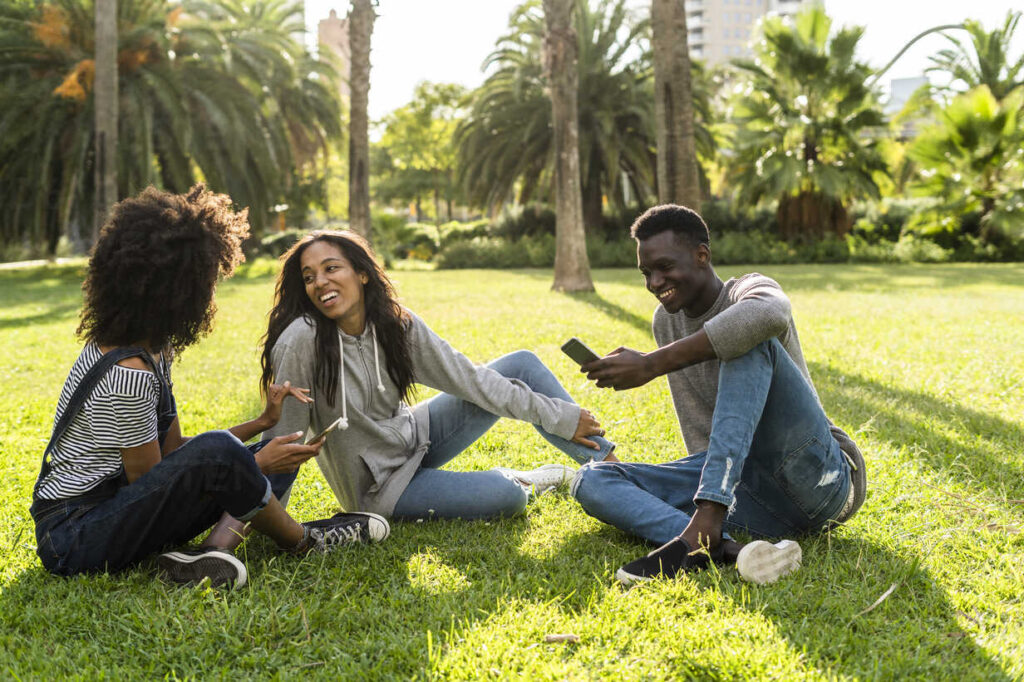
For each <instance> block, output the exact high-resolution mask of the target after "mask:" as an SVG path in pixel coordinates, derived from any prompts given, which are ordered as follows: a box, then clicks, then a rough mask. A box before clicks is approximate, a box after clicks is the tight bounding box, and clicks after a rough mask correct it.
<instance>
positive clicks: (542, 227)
mask: <svg viewBox="0 0 1024 682" xmlns="http://www.w3.org/2000/svg"><path fill="white" fill-rule="evenodd" d="M490 232H491V234H492V235H493V236H495V237H502V238H504V239H508V240H509V241H518V240H519V239H522V238H523V237H533V236H536V235H540V234H554V233H555V212H554V211H553V210H552V209H551V208H550V207H548V206H545V205H544V204H527V205H526V206H518V207H515V208H511V209H508V210H506V211H505V212H503V213H502V214H501V216H500V217H499V218H498V219H497V220H496V221H495V222H494V224H493V225H492V226H491V230H490Z"/></svg>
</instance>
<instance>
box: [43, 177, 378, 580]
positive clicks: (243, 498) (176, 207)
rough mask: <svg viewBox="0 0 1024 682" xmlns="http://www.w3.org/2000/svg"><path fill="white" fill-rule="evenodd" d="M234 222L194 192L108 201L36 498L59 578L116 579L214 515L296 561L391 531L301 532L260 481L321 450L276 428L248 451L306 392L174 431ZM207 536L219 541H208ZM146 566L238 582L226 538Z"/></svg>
mask: <svg viewBox="0 0 1024 682" xmlns="http://www.w3.org/2000/svg"><path fill="white" fill-rule="evenodd" d="M248 232H249V224H248V221H247V220H246V212H245V211H241V212H237V213H236V212H234V211H232V210H231V201H230V199H229V198H228V197H227V196H225V195H216V194H211V193H210V192H207V191H205V190H204V189H203V187H202V186H201V185H200V186H197V187H195V188H193V189H192V191H191V192H189V193H188V194H187V195H184V194H168V193H167V192H161V191H159V190H156V189H154V188H152V187H150V188H149V189H147V190H146V191H144V192H142V194H140V195H139V196H137V197H134V198H131V199H126V200H124V201H122V202H121V203H119V204H117V205H116V206H115V207H114V209H113V212H112V214H111V217H110V219H109V221H108V223H107V224H106V225H105V226H104V228H103V231H102V233H101V234H100V238H99V240H98V242H97V243H96V247H95V249H94V251H93V254H92V257H91V258H90V260H89V270H88V275H87V277H86V280H85V283H84V285H83V289H84V292H85V303H84V307H83V309H82V318H81V325H80V326H79V328H78V334H79V335H80V336H81V337H82V338H83V339H84V340H85V347H84V348H83V350H82V353H81V354H80V355H79V357H78V360H77V361H76V362H75V364H74V366H73V367H72V368H71V372H70V374H69V376H68V378H67V380H66V381H65V383H64V389H63V390H62V391H61V396H60V401H59V402H58V404H57V413H56V417H55V420H54V421H55V425H54V429H53V435H52V436H51V438H50V442H49V444H48V445H47V447H46V451H45V453H44V455H43V464H42V470H41V471H40V473H39V478H38V480H37V482H36V486H35V490H34V492H33V503H32V509H31V513H32V518H33V519H34V521H35V524H36V540H37V550H36V551H37V553H38V554H39V558H40V559H41V560H42V563H43V566H44V567H45V568H46V569H47V570H49V571H51V572H53V573H56V574H59V575H73V574H77V573H87V572H96V571H105V570H109V571H116V570H119V569H122V568H125V567H127V566H130V565H132V564H135V563H137V562H139V561H140V560H142V559H143V558H144V557H146V556H148V555H150V554H153V553H155V552H158V551H161V550H162V549H164V548H166V547H168V546H170V545H177V544H181V543H184V542H187V541H189V540H191V539H192V538H193V537H195V536H196V535H198V534H199V533H201V532H202V531H204V530H206V529H207V528H209V527H210V526H211V525H213V524H214V522H216V521H217V520H218V518H222V517H224V516H225V515H228V514H229V515H231V516H233V517H235V518H237V519H240V520H242V521H245V522H248V523H249V524H251V526H252V527H253V528H255V529H256V530H259V531H261V532H263V533H265V534H267V535H268V536H270V537H271V538H272V539H273V540H274V541H275V542H276V543H277V544H278V546H280V547H281V548H282V549H284V550H287V551H290V552H292V553H294V554H305V553H307V552H310V551H319V552H326V551H330V550H331V549H332V548H334V547H336V546H339V545H342V544H347V543H349V542H352V541H359V540H380V539H384V537H386V536H387V532H388V526H387V522H386V521H385V520H384V519H383V518H380V517H379V516H376V515H373V514H349V515H341V516H337V517H334V518H332V519H327V520H324V521H314V522H310V523H307V524H300V523H297V522H296V521H294V520H293V519H292V518H291V517H290V516H289V515H288V514H287V512H285V510H284V508H283V507H282V506H281V503H280V502H279V500H278V497H277V495H278V494H283V492H284V491H283V490H274V489H273V488H272V486H271V484H270V481H269V480H268V478H267V476H266V475H267V474H271V475H273V474H280V473H285V472H294V471H295V470H296V469H297V468H298V467H299V465H301V464H302V463H303V462H305V461H306V460H307V459H309V458H310V457H313V456H314V455H316V454H317V453H318V451H319V447H318V446H317V445H304V444H302V443H298V442H296V441H297V440H298V439H299V438H300V437H301V436H302V434H301V433H293V432H288V433H284V434H279V435H278V437H276V438H274V439H273V440H270V441H269V442H267V441H265V442H263V443H260V444H258V445H255V446H252V447H246V446H245V445H243V444H242V441H244V440H247V439H249V438H252V437H253V436H255V435H257V434H258V433H260V432H261V431H265V430H267V429H268V428H272V427H273V426H274V425H275V424H276V423H277V420H278V419H279V417H280V414H281V407H282V404H283V403H284V401H285V398H286V397H289V396H290V397H292V398H294V399H293V400H290V401H288V403H293V402H294V403H295V404H305V403H308V402H309V400H310V399H309V397H308V396H307V393H308V391H307V390H306V389H300V388H293V387H292V386H293V385H291V384H289V383H288V382H285V383H283V384H282V385H277V384H273V385H270V384H264V385H263V389H264V392H265V394H266V395H267V407H266V410H265V411H264V412H263V414H262V415H261V416H260V417H258V418H257V419H255V420H252V421H249V422H246V423H244V424H239V425H238V426H235V427H233V428H231V429H229V430H227V431H210V432H208V433H203V434H200V435H198V436H195V437H192V438H186V437H184V436H182V434H181V428H180V426H179V422H178V414H177V410H176V406H175V401H174V396H173V394H172V393H171V375H170V370H171V361H172V358H174V357H175V356H177V355H180V354H181V352H182V351H184V350H185V349H186V348H188V347H189V346H191V345H192V344H194V343H195V342H196V341H197V340H198V339H199V338H200V337H201V336H203V335H204V334H206V333H207V332H208V331H209V330H210V327H211V324H212V322H213V315H214V312H215V310H216V308H215V306H214V304H213V293H214V288H215V287H216V283H217V280H218V279H219V278H220V277H225V276H229V275H230V274H231V273H232V272H233V271H234V269H235V266H236V265H237V264H238V263H239V262H241V261H242V260H243V257H242V252H241V242H242V240H243V239H244V238H245V237H246V235H247V234H248ZM218 538H219V539H218ZM222 540H223V538H222V537H220V536H216V535H211V536H210V538H208V539H207V541H206V542H204V544H203V546H201V547H200V549H198V550H193V551H177V552H167V553H165V554H162V555H161V556H160V557H159V558H158V563H159V565H160V567H161V569H162V570H163V572H164V573H165V574H166V576H167V577H168V578H169V579H170V580H172V581H174V582H182V583H186V582H196V581H199V580H202V579H203V578H209V579H210V580H211V582H212V583H213V584H215V585H218V584H230V585H234V586H240V585H242V584H244V583H245V581H246V569H245V565H244V564H243V563H242V562H240V561H239V560H238V559H236V558H235V557H234V556H233V555H232V554H231V553H229V552H227V551H224V549H225V547H226V546H228V545H234V544H237V542H233V541H232V540H231V539H229V540H228V541H226V542H224V541H222Z"/></svg>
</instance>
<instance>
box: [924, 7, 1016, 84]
mask: <svg viewBox="0 0 1024 682" xmlns="http://www.w3.org/2000/svg"><path fill="white" fill-rule="evenodd" d="M1021 15H1022V13H1021V12H1019V11H1017V12H1014V11H1009V12H1007V13H1006V19H1005V20H1004V21H1003V25H1002V26H1001V27H999V28H996V29H993V30H992V31H991V32H986V31H985V29H984V27H983V26H982V25H981V23H980V22H978V21H975V20H973V19H967V20H966V21H964V23H963V28H964V29H965V30H966V31H967V35H968V37H969V38H970V42H969V43H968V42H965V41H963V40H961V39H959V38H957V37H955V36H953V35H950V34H949V33H943V35H944V36H945V37H946V39H947V40H948V41H949V42H950V43H951V46H950V47H948V48H946V49H944V50H941V51H940V52H939V53H938V54H936V55H934V56H932V57H931V61H932V65H931V66H930V67H928V68H927V69H926V71H941V72H944V73H947V74H949V78H950V84H953V83H963V84H964V85H966V86H967V88H968V89H973V88H976V87H978V86H980V85H984V86H987V87H988V89H989V92H990V93H991V95H992V96H993V97H995V98H996V100H998V101H1002V100H1003V99H1004V98H1005V97H1006V96H1007V95H1009V94H1010V92H1012V91H1013V90H1014V89H1015V88H1017V87H1019V86H1021V85H1024V52H1022V53H1021V54H1020V56H1018V57H1017V58H1016V60H1014V59H1013V58H1012V57H1010V51H1011V50H1012V46H1013V43H1014V33H1015V32H1016V30H1017V24H1018V23H1020V20H1021Z"/></svg>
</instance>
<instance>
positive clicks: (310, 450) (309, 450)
mask: <svg viewBox="0 0 1024 682" xmlns="http://www.w3.org/2000/svg"><path fill="white" fill-rule="evenodd" d="M300 438H302V432H301V431H298V432H296V433H289V434H285V435H284V436H278V437H277V438H274V439H273V440H271V441H270V442H269V443H267V444H266V445H264V446H263V448H262V449H261V450H260V451H259V452H257V453H256V464H257V465H259V467H260V471H262V472H263V473H265V474H284V473H289V472H292V471H295V470H296V469H298V468H299V467H300V466H302V464H303V462H305V461H306V460H308V459H309V458H310V457H316V456H317V455H319V454H320V446H321V445H323V443H322V442H318V443H314V444H313V445H305V444H303V443H296V442H295V441H297V440H298V439H300Z"/></svg>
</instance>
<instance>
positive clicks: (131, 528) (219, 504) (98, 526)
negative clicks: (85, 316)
mask: <svg viewBox="0 0 1024 682" xmlns="http://www.w3.org/2000/svg"><path fill="white" fill-rule="evenodd" d="M131 357H141V358H142V359H143V360H144V361H145V362H146V363H147V364H148V365H149V366H150V368H151V369H152V370H153V373H154V374H155V375H156V377H157V380H158V381H159V383H160V398H159V402H158V406H157V434H158V440H159V444H160V446H161V447H162V446H163V443H164V440H165V438H166V436H167V432H168V429H169V428H170V426H171V424H172V423H173V422H174V419H175V417H176V416H177V410H176V406H175V400H174V395H173V394H172V392H171V387H170V382H169V380H168V377H167V376H166V374H165V373H162V372H161V371H160V370H159V368H158V367H157V366H156V363H154V362H153V359H152V358H151V357H150V356H149V354H148V353H147V352H146V351H145V350H143V349H141V348H129V347H125V348H116V349H114V350H111V351H109V352H107V353H105V354H104V355H103V356H102V357H101V358H100V359H99V360H98V361H97V362H96V364H94V365H93V366H92V367H91V368H90V369H89V371H88V372H87V373H86V375H85V376H84V377H82V380H81V381H80V382H79V384H78V387H77V388H76V389H75V392H74V394H73V395H72V396H71V399H70V400H69V401H68V405H67V408H66V409H65V410H64V413H63V414H62V415H61V418H60V420H58V422H57V423H56V425H54V429H53V435H52V436H51V438H50V442H49V443H48V444H47V446H46V450H45V451H44V453H43V461H42V466H41V467H40V472H39V477H38V479H37V480H36V485H35V489H34V491H33V502H32V507H31V509H30V512H31V514H32V518H33V520H34V521H35V524H36V545H37V549H36V553H37V554H38V555H39V558H40V560H41V561H42V563H43V566H44V567H45V568H46V569H47V570H48V571H50V572H52V573H56V574H59V575H74V574H76V573H82V572H93V571H104V570H109V571H116V570H119V569H121V568H124V567H126V566H129V565H131V564H134V563H136V562H138V561H139V560H141V559H142V558H143V557H145V556H146V555H149V554H152V553H154V552H156V551H158V550H160V549H162V548H164V547H166V546H169V545H177V544H181V543H184V542H187V541H189V540H190V539H192V538H194V537H195V536H196V535H198V534H199V533H201V532H202V531H204V530H206V529H207V528H209V527H210V526H212V525H213V524H214V523H215V522H216V521H217V519H218V518H220V516H221V514H222V513H223V512H224V511H227V512H228V513H230V514H231V515H232V516H235V517H236V518H238V519H240V520H242V521H247V520H249V519H251V518H252V517H253V516H254V515H256V514H257V513H258V512H259V511H260V510H262V509H263V507H264V506H266V504H267V503H268V502H269V501H270V497H271V495H272V494H273V491H272V490H271V486H270V483H269V482H268V481H267V478H266V477H265V476H264V475H263V473H262V472H261V471H260V470H259V467H258V466H257V465H256V461H255V459H254V458H253V454H254V453H255V452H257V451H259V449H260V448H261V447H263V445H264V444H265V442H263V443H258V444H256V445H254V446H252V447H246V446H245V445H243V444H242V443H241V441H239V440H238V439H237V438H236V437H235V436H233V435H232V434H230V433H228V432H226V431H210V432H207V433H204V434H200V435H198V436H195V437H193V438H191V439H189V440H188V441H186V442H185V443H184V444H183V445H182V446H181V447H179V448H178V449H176V450H175V451H173V452H171V453H169V454H167V455H165V456H164V457H163V459H162V460H161V461H160V462H159V463H157V464H156V465H155V466H153V467H152V468H151V469H150V470H149V471H148V472H146V473H145V474H144V475H143V476H141V477H139V479H138V480H136V481H135V482H133V483H131V484H130V485H129V483H128V480H127V478H126V476H125V472H124V469H123V468H122V469H121V471H120V472H119V473H118V474H117V475H115V476H112V477H110V478H108V479H106V480H104V481H102V482H101V483H100V484H99V485H97V486H96V487H94V488H92V489H91V490H89V491H87V492H85V493H82V494H81V495H75V496H73V497H69V498H63V499H58V500H47V499H42V498H40V497H39V495H38V492H39V488H40V485H41V484H42V481H43V480H44V479H45V478H46V476H47V475H48V474H49V473H50V471H51V466H50V463H49V462H48V461H47V459H48V456H49V454H50V451H51V450H52V449H53V447H54V445H55V444H56V443H57V442H58V441H59V439H60V437H61V436H62V435H63V434H64V432H65V431H66V430H67V428H68V426H69V425H70V424H71V422H72V420H73V419H74V417H75V415H76V414H77V413H78V412H79V411H80V410H81V408H82V406H83V405H84V404H85V401H86V400H87V399H88V397H89V395H90V394H91V393H92V391H93V390H94V389H95V387H96V385H97V384H98V382H99V381H100V379H101V378H102V377H103V376H104V375H105V374H106V373H107V372H108V371H109V370H110V369H111V368H112V367H113V366H114V365H115V364H117V363H118V362H121V361H122V360H124V359H126V358H131Z"/></svg>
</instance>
